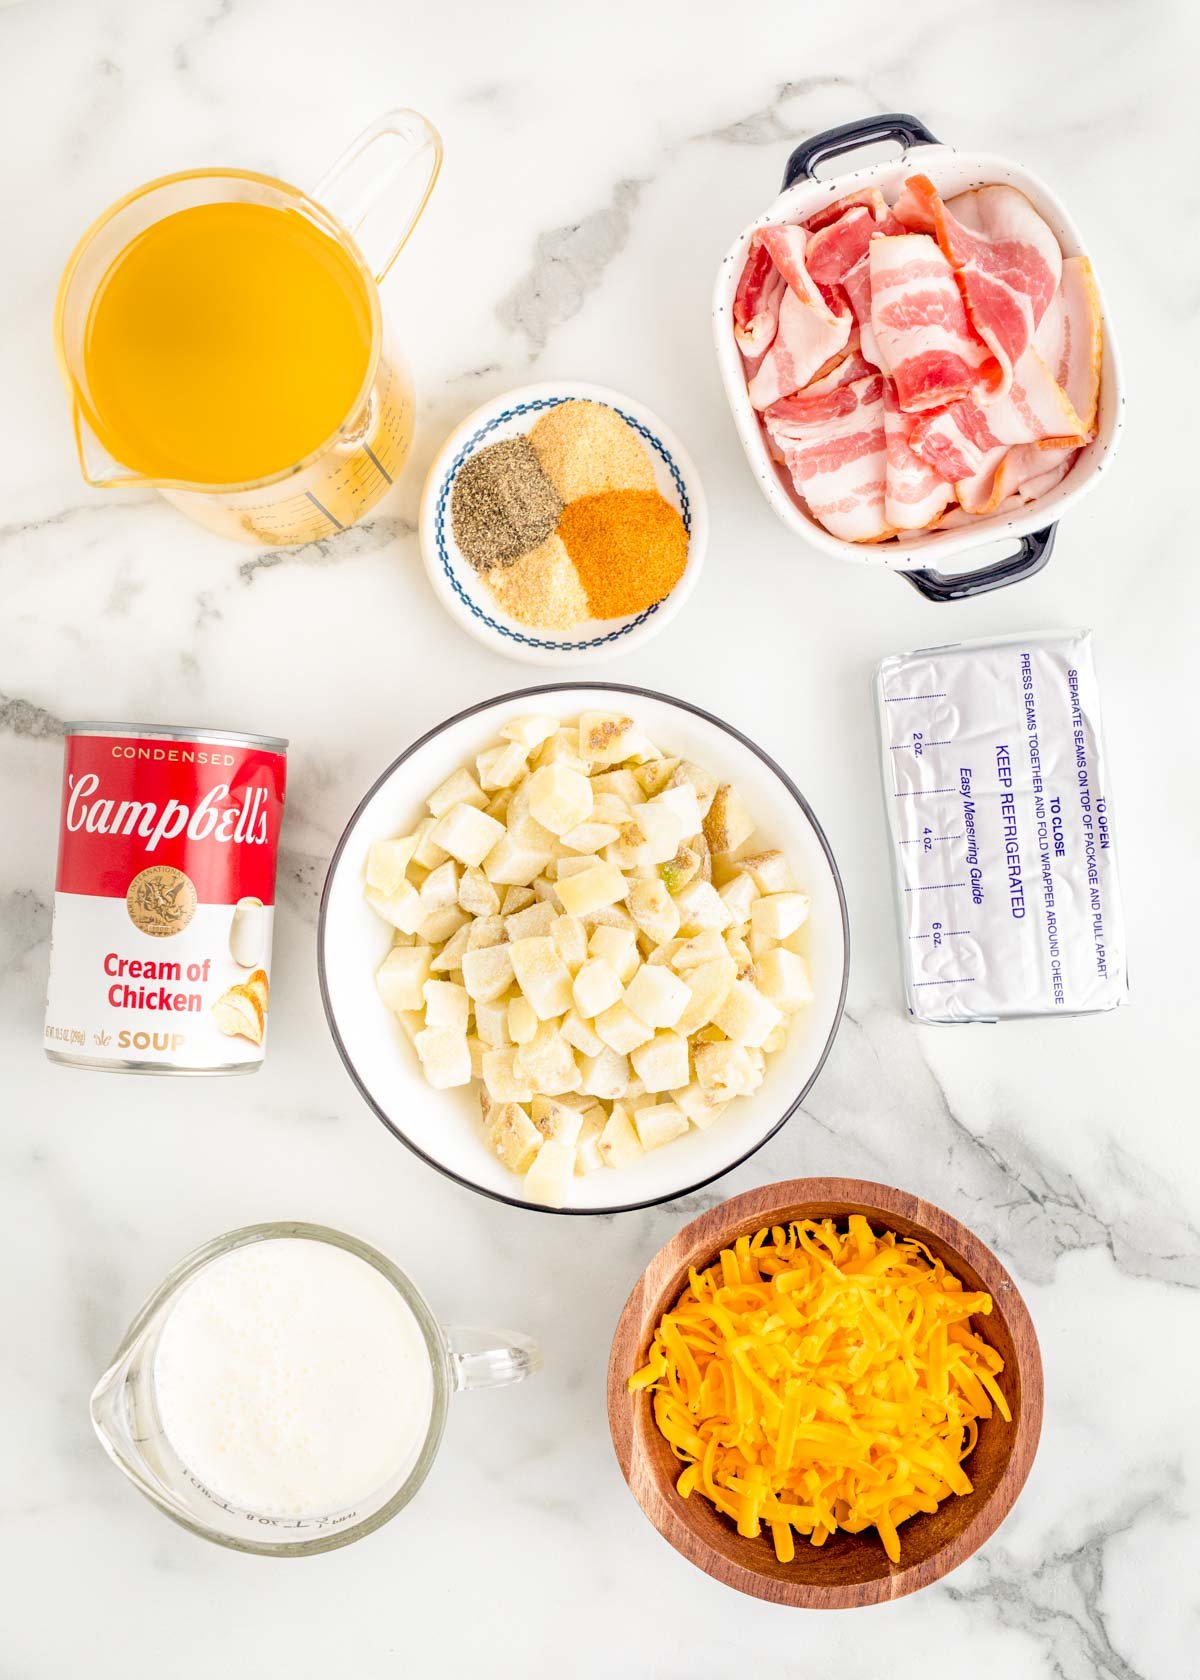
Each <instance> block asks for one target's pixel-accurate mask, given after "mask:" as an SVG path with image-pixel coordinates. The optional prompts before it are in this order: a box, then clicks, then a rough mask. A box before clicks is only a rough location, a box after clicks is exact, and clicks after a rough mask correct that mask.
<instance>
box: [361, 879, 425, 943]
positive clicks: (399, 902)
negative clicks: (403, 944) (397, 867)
mask: <svg viewBox="0 0 1200 1680" xmlns="http://www.w3.org/2000/svg"><path fill="white" fill-rule="evenodd" d="M363 897H364V898H365V899H366V901H367V903H368V904H369V905H370V906H371V908H372V910H374V912H375V914H376V915H377V916H382V917H383V919H384V921H385V922H390V923H391V924H392V926H393V927H394V928H399V929H400V932H401V933H416V931H417V929H418V928H419V927H420V925H421V923H422V922H423V921H424V920H425V907H424V905H423V904H422V903H421V895H420V893H419V892H418V891H417V889H416V887H414V886H413V884H412V882H411V881H402V882H401V883H400V885H399V886H398V887H397V889H396V891H395V892H394V893H387V894H384V893H381V892H380V891H379V890H378V889H377V888H375V887H364V888H363Z"/></svg>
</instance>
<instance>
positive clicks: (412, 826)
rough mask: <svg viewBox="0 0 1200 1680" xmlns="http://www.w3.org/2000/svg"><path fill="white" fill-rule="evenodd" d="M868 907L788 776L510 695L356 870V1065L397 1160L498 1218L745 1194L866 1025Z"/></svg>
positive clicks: (345, 1004) (399, 776) (423, 757)
mask: <svg viewBox="0 0 1200 1680" xmlns="http://www.w3.org/2000/svg"><path fill="white" fill-rule="evenodd" d="M848 964H849V946H848V929H847V920H846V905H845V896H844V894H843V891H842V885H841V880H840V878H839V875H838V871H837V866H836V864H835V862H834V860H833V855H832V853H831V851H830V848H829V844H828V842H827V840H826V839H825V836H824V834H823V832H822V830H821V828H820V825H819V823H818V822H817V819H816V817H815V816H814V814H813V812H812V810H811V808H810V807H809V805H808V803H807V801H806V800H805V798H804V796H803V794H802V793H801V792H800V790H799V789H798V788H797V787H796V786H795V784H794V783H793V782H792V781H791V779H790V778H789V777H788V775H787V774H786V772H785V771H784V770H783V769H782V768H781V767H780V766H779V765H778V764H776V763H775V762H774V761H773V760H772V759H771V758H770V757H768V755H767V754H766V753H764V752H763V751H762V750H761V749H760V748H758V747H757V746H755V745H754V743H753V742H752V741H750V740H748V739H747V738H746V737H745V736H744V735H742V734H740V733H739V732H738V731H737V730H736V729H735V728H733V727H732V726H731V725H729V724H727V723H723V722H722V721H721V720H720V719H718V718H716V717H713V716H710V715H709V714H708V713H706V712H703V711H702V710H700V709H699V708H697V707H695V706H692V705H689V704H688V703H687V702H685V701H682V700H677V699H673V698H671V697H670V696H668V695H663V694H656V693H653V692H651V691H649V690H644V689H638V688H633V687H629V686H626V685H624V684H615V683H593V684H551V685H548V686H544V687H539V688H533V689H524V690H521V691H519V692H516V693H512V694H505V695H501V696H500V697H498V698H497V699H495V700H491V701H487V702H485V703H484V704H482V705H479V706H474V707H471V708H470V709H469V710H467V711H465V712H461V713H459V714H458V715H457V716H455V717H452V718H450V719H448V720H447V721H446V722H445V723H443V724H441V725H440V726H439V727H438V728H436V729H434V730H433V731H431V732H430V733H429V734H428V735H426V736H424V737H423V738H422V739H421V740H420V741H418V742H416V743H415V744H414V745H413V746H411V747H409V748H408V749H407V750H406V751H405V752H404V753H402V754H401V756H400V757H399V758H398V759H397V760H396V761H395V762H394V763H393V764H392V765H390V766H389V767H388V769H387V770H385V771H384V773H383V775H382V776H380V778H379V779H378V781H377V782H376V783H375V785H374V786H373V787H372V788H371V789H370V791H369V792H368V793H367V795H366V797H365V798H364V799H363V801H362V803H361V804H360V805H359V807H358V809H357V811H356V812H355V814H354V816H353V818H352V819H351V821H350V824H349V826H348V827H347V829H346V832H345V833H344V834H343V836H342V839H341V841H340V842H339V844H338V848H337V850H336V852H335V853H334V856H333V860H332V862H331V864H330V867H329V873H328V876H327V879H326V883H325V890H324V894H323V896H322V901H321V915H320V926H319V933H318V966H319V971H320V983H321V992H322V998H323V1001H324V1005H325V1012H326V1016H327V1019H328V1021H329V1025H330V1029H331V1031H332V1033H333V1037H334V1042H335V1044H336V1045H337V1048H338V1051H339V1053H340V1054H341V1057H342V1059H343V1061H344V1063H345V1065H346V1068H347V1070H348V1072H349V1073H350V1075H351V1077H352V1079H353V1080H354V1082H355V1084H356V1085H357V1086H358V1089H359V1091H360V1092H361V1094H362V1096H363V1097H364V1098H365V1100H366V1101H367V1103H368V1104H369V1105H370V1107H371V1108H372V1109H373V1110H374V1111H375V1113H376V1114H377V1115H378V1117H379V1118H380V1119H381V1120H382V1121H383V1122H384V1124H385V1125H386V1126H387V1127H388V1128H389V1130H391V1131H392V1132H393V1133H394V1134H395V1136H396V1137H398V1138H399V1139H400V1140H401V1141H402V1142H404V1143H406V1144H407V1145H408V1146H409V1148H410V1149H412V1150H413V1151H414V1152H415V1153H416V1154H418V1155H419V1156H421V1157H422V1159H424V1160H425V1161H427V1162H429V1163H430V1165H432V1166H435V1167H437V1168H438V1169H439V1170H440V1171H442V1172H444V1173H446V1174H448V1175H449V1176H450V1177H452V1178H454V1179H456V1180H457V1181H458V1182H459V1183H462V1184H465V1185H467V1186H468V1187H470V1188H471V1189H475V1190H479V1191H482V1192H483V1193H484V1194H485V1195H489V1196H492V1197H495V1198H496V1199H498V1200H501V1201H507V1202H510V1203H513V1204H515V1205H517V1206H522V1207H531V1208H538V1209H542V1210H545V1211H554V1212H565V1213H613V1212H620V1211H624V1210H627V1209H631V1208H637V1207H644V1206H646V1205H648V1204H650V1203H654V1202H660V1201H667V1200H670V1199H671V1198H673V1197H676V1196H681V1195H685V1194H687V1193H688V1192H690V1191H693V1190H695V1189H697V1188H698V1187H699V1186H701V1185H703V1184H705V1183H707V1182H708V1181H709V1180H711V1179H713V1178H716V1177H718V1176H719V1175H720V1174H721V1173H724V1172H728V1171H729V1170H730V1169H731V1168H732V1167H734V1166H737V1165H738V1164H739V1163H740V1162H742V1161H744V1160H745V1159H746V1158H747V1156H749V1155H751V1154H752V1153H753V1152H754V1151H755V1150H756V1149H758V1148H759V1147H760V1146H761V1145H762V1144H763V1143H764V1142H765V1141H766V1140H767V1138H768V1137H770V1136H771V1135H772V1133H773V1132H775V1131H776V1130H778V1128H779V1127H780V1126H782V1125H783V1124H784V1122H785V1121H786V1120H787V1119H788V1118H789V1116H790V1115H791V1114H792V1113H793V1112H794V1111H795V1109H796V1108H797V1107H798V1106H799V1104H800V1103H801V1102H802V1101H803V1098H804V1096H805V1094H806V1092H807V1091H808V1089H809V1088H810V1086H811V1085H812V1083H813V1081H814V1080H815V1079H816V1077H817V1075H818V1073H819V1072H820V1069H821V1066H822V1064H823V1063H824V1061H825V1058H826V1056H827V1055H828V1052H829V1048H830V1046H831V1044H832V1042H833V1038H834V1035H835V1033H836V1031H837V1027H838V1024H839V1021H840V1019H841V1013H842V1006H843V1003H844V999H845V990H846V980H847V973H848Z"/></svg>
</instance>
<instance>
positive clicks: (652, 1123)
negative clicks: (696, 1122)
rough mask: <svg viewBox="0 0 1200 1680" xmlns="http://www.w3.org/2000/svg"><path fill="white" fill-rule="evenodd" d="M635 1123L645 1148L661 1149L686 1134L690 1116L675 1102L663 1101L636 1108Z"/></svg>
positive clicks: (640, 1140) (639, 1139)
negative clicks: (665, 1144)
mask: <svg viewBox="0 0 1200 1680" xmlns="http://www.w3.org/2000/svg"><path fill="white" fill-rule="evenodd" d="M633 1124H634V1128H635V1130H636V1131H637V1135H638V1142H639V1143H640V1144H641V1146H642V1148H643V1149H646V1150H650V1149H660V1148H661V1147H662V1145H663V1144H664V1143H670V1142H671V1141H672V1139H673V1138H678V1137H682V1136H683V1135H684V1133H685V1132H686V1131H687V1129H688V1117H687V1115H686V1114H685V1113H684V1112H683V1110H682V1109H681V1108H679V1107H677V1106H676V1104H675V1103H673V1102H661V1103H654V1104H652V1105H647V1106H645V1107H641V1108H635V1109H634V1111H633Z"/></svg>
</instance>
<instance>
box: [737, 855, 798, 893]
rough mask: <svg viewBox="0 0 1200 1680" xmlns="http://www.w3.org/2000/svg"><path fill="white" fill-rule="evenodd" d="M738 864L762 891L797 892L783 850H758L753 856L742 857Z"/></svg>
mask: <svg viewBox="0 0 1200 1680" xmlns="http://www.w3.org/2000/svg"><path fill="white" fill-rule="evenodd" d="M738 866H739V868H741V869H744V870H745V872H746V874H747V875H749V877H750V879H751V880H752V881H753V882H754V885H755V886H756V887H757V888H758V890H759V892H760V893H781V892H795V890H796V883H795V881H794V880H793V879H792V872H791V870H790V869H789V868H788V861H787V859H786V858H785V857H784V855H783V853H782V852H776V851H770V852H756V853H755V854H754V856H753V857H745V858H740V859H739V860H738Z"/></svg>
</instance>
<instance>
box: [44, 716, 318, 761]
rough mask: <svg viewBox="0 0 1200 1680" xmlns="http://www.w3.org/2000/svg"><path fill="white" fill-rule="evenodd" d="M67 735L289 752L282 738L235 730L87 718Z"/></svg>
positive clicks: (66, 728) (66, 725)
mask: <svg viewBox="0 0 1200 1680" xmlns="http://www.w3.org/2000/svg"><path fill="white" fill-rule="evenodd" d="M63 733H64V734H65V735H133V736H137V737H139V738H140V739H142V740H146V741H212V742H214V743H215V744H216V745H217V746H237V747H261V748H263V749H264V750H265V751H267V752H278V753H285V752H286V751H287V747H288V744H287V740H286V738H285V737H284V736H282V735H243V734H242V733H241V732H240V731H239V730H235V729H189V728H185V727H183V726H182V725H178V724H174V723H106V722H104V721H103V720H101V719H96V718H84V719H82V720H80V721H78V722H67V723H64V724H63Z"/></svg>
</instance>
